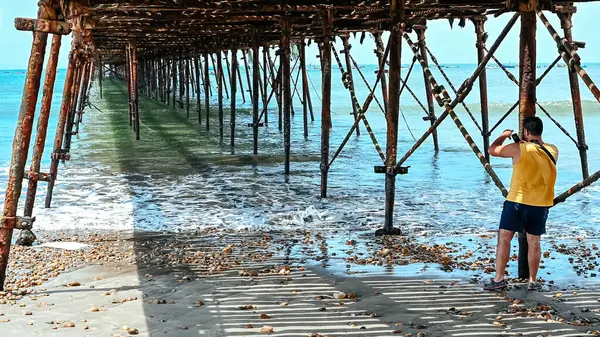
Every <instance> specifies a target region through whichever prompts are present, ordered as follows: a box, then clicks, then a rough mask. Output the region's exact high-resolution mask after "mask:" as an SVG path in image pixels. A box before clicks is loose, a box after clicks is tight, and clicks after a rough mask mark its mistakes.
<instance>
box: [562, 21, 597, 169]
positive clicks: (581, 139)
mask: <svg viewBox="0 0 600 337" xmlns="http://www.w3.org/2000/svg"><path fill="white" fill-rule="evenodd" d="M558 16H559V18H560V23H561V27H562V29H563V31H564V33H565V39H567V41H568V42H569V43H573V32H572V30H571V29H572V28H573V22H572V18H573V11H572V10H570V11H567V12H563V13H559V14H558ZM567 70H568V72H569V83H570V85H571V100H572V103H573V115H574V116H575V129H576V130H577V149H578V150H579V157H580V159H581V173H582V175H583V179H586V178H587V177H589V175H590V173H589V169H588V161H587V149H588V146H587V144H586V142H585V128H584V124H583V110H582V108H581V94H580V92H579V77H578V74H577V71H576V70H575V69H574V68H573V67H567Z"/></svg>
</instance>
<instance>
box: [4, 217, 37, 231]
mask: <svg viewBox="0 0 600 337" xmlns="http://www.w3.org/2000/svg"><path fill="white" fill-rule="evenodd" d="M0 219H2V221H1V224H0V228H7V229H20V230H24V229H29V230H31V229H32V228H33V223H34V222H35V217H29V216H15V217H6V216H3V217H2V218H0Z"/></svg>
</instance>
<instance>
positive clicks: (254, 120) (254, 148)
mask: <svg viewBox="0 0 600 337" xmlns="http://www.w3.org/2000/svg"><path fill="white" fill-rule="evenodd" d="M259 66H260V65H259V63H258V36H256V33H255V36H254V41H253V46H252V140H253V141H252V144H253V146H252V153H254V154H255V155H256V154H258V123H259V122H260V121H259V119H258V81H259V76H260V68H259ZM246 71H248V69H246Z"/></svg>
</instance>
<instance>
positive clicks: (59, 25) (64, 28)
mask: <svg viewBox="0 0 600 337" xmlns="http://www.w3.org/2000/svg"><path fill="white" fill-rule="evenodd" d="M15 28H16V29H17V30H20V31H29V32H42V33H49V34H57V35H68V34H70V33H71V28H70V26H69V23H67V22H64V21H53V20H44V19H27V18H15Z"/></svg>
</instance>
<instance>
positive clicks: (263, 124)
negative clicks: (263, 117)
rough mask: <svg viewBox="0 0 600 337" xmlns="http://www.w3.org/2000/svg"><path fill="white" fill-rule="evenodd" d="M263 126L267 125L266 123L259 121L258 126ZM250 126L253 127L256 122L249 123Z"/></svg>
mask: <svg viewBox="0 0 600 337" xmlns="http://www.w3.org/2000/svg"><path fill="white" fill-rule="evenodd" d="M261 126H265V123H263V122H260V123H258V127H261ZM248 127H249V128H253V127H254V123H248Z"/></svg>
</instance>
